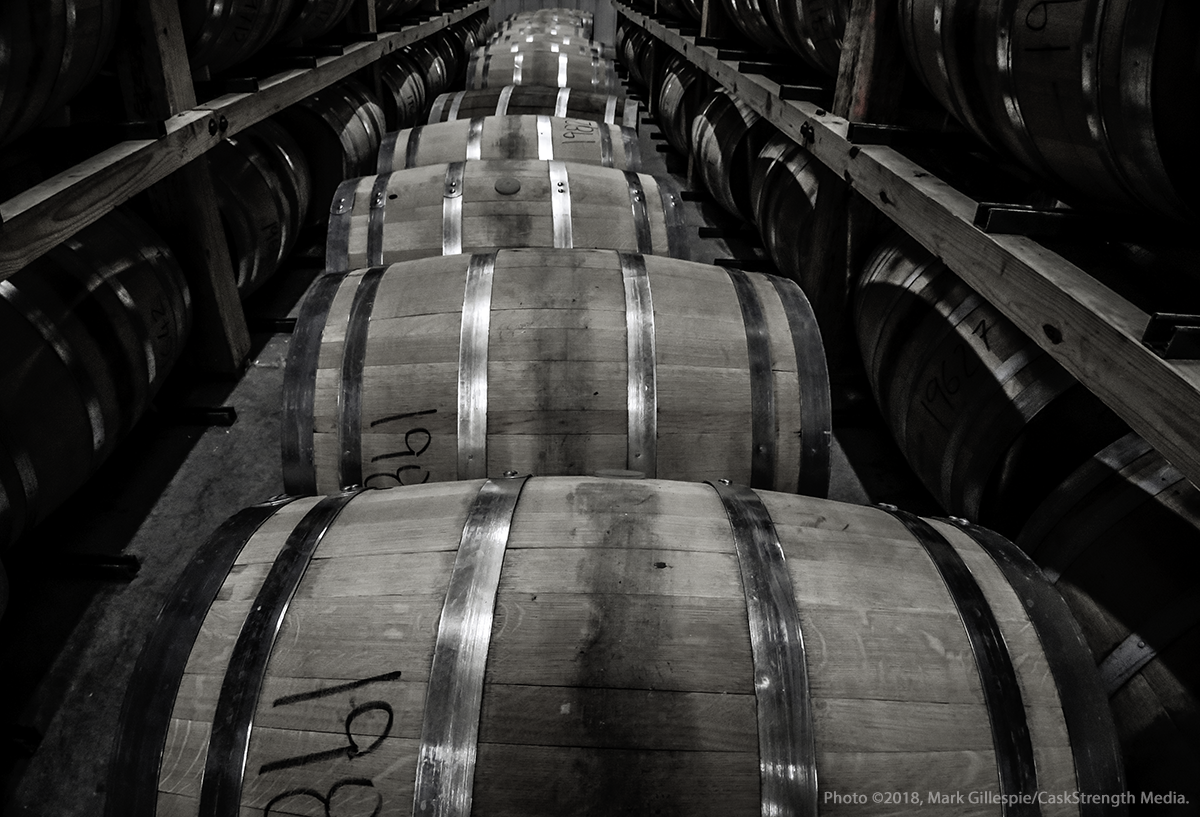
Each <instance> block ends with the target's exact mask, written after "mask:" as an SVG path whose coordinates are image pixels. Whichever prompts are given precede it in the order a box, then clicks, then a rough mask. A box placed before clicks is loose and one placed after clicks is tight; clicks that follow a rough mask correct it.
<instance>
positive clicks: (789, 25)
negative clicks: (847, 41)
mask: <svg viewBox="0 0 1200 817" xmlns="http://www.w3.org/2000/svg"><path fill="white" fill-rule="evenodd" d="M762 9H763V11H764V12H765V14H766V17H767V18H768V19H769V20H770V21H771V23H772V25H773V28H774V31H775V32H776V33H777V34H778V35H779V36H780V37H782V38H783V40H784V42H785V43H787V46H788V48H789V49H791V50H792V52H794V53H796V54H799V55H800V56H801V57H802V58H803V59H804V60H805V61H806V62H808V63H809V64H810V65H812V66H813V67H814V68H817V69H819V70H820V71H822V72H824V73H826V74H828V75H829V76H832V77H836V76H837V75H838V64H839V63H840V61H841V57H842V35H843V34H844V33H845V30H846V21H847V20H848V19H849V18H850V0H763V3H762Z"/></svg>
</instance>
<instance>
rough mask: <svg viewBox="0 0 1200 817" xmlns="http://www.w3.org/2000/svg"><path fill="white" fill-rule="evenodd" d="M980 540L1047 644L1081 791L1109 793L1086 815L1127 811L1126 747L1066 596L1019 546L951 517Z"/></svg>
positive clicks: (1083, 811)
mask: <svg viewBox="0 0 1200 817" xmlns="http://www.w3.org/2000/svg"><path fill="white" fill-rule="evenodd" d="M947 521H948V522H950V523H951V524H953V525H955V526H956V527H958V528H959V529H960V530H962V531H963V532H964V533H966V534H967V535H968V536H970V537H971V538H972V539H974V540H975V543H976V544H978V545H979V547H980V548H982V549H983V550H984V551H985V552H986V553H987V554H988V555H989V556H990V557H991V558H992V561H993V562H995V564H996V566H997V567H998V568H1000V571H1001V572H1002V573H1003V574H1004V577H1005V578H1006V579H1007V580H1008V582H1009V584H1011V585H1012V588H1013V590H1014V591H1015V592H1016V594H1017V597H1018V598H1020V599H1021V600H1022V603H1023V606H1024V608H1025V612H1026V614H1027V615H1028V616H1029V621H1030V623H1032V624H1033V627H1034V630H1035V631H1036V632H1037V636H1038V640H1039V641H1040V642H1041V644H1042V646H1043V648H1044V654H1045V656H1046V663H1047V664H1049V666H1050V673H1051V675H1052V676H1053V678H1054V683H1055V686H1056V687H1057V689H1058V698H1059V702H1060V704H1061V706H1062V713H1063V720H1064V721H1065V722H1066V725H1067V735H1068V737H1069V739H1070V742H1071V752H1072V754H1073V755H1074V759H1075V778H1076V781H1075V782H1076V785H1077V788H1078V791H1081V792H1088V793H1089V794H1096V795H1109V797H1108V798H1107V801H1106V800H1105V799H1104V798H1100V797H1097V798H1095V799H1093V800H1090V801H1089V802H1086V803H1080V804H1079V813H1080V815H1081V817H1102V815H1110V814H1114V813H1118V814H1119V813H1124V811H1125V809H1123V808H1114V807H1113V806H1110V805H1106V804H1105V803H1106V802H1107V803H1116V802H1118V800H1117V799H1116V795H1118V794H1120V793H1121V792H1124V791H1125V781H1124V770H1123V768H1122V760H1121V747H1120V743H1119V742H1118V740H1117V734H1116V726H1115V724H1114V722H1113V718H1112V713H1111V711H1110V710H1109V708H1108V700H1107V696H1106V694H1105V690H1104V688H1103V686H1102V685H1103V671H1102V672H1101V678H1099V679H1098V678H1097V677H1096V675H1095V674H1094V673H1092V672H1090V671H1088V670H1090V669H1091V667H1092V665H1093V664H1094V659H1093V658H1092V652H1091V649H1090V648H1089V647H1088V645H1087V640H1086V639H1085V638H1084V635H1083V632H1082V631H1081V630H1080V629H1079V625H1078V624H1077V623H1076V621H1075V617H1074V615H1073V614H1072V613H1071V610H1070V608H1069V607H1068V606H1067V603H1066V601H1064V600H1063V597H1062V596H1061V595H1059V593H1058V591H1056V590H1055V589H1054V587H1053V585H1052V584H1051V583H1050V582H1049V581H1048V580H1047V578H1046V577H1045V575H1044V574H1043V573H1042V571H1041V570H1040V569H1039V568H1038V566H1037V565H1036V564H1034V562H1033V560H1032V559H1030V558H1029V556H1027V555H1026V554H1025V553H1024V552H1023V551H1022V550H1021V549H1020V548H1019V547H1017V546H1016V545H1014V544H1013V543H1012V542H1010V541H1008V540H1007V539H1005V538H1004V537H1003V536H1001V535H999V534H998V533H995V532H993V531H990V530H987V529H985V528H981V527H979V526H977V525H973V524H971V523H969V522H966V521H965V520H961V519H950V520H947Z"/></svg>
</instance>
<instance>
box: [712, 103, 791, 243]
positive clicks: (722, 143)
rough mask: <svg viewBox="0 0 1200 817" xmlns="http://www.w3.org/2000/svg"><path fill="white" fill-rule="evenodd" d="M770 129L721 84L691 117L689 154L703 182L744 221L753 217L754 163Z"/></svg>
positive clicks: (723, 205) (728, 208)
mask: <svg viewBox="0 0 1200 817" xmlns="http://www.w3.org/2000/svg"><path fill="white" fill-rule="evenodd" d="M772 132H774V127H773V126H772V125H771V124H770V123H769V122H768V121H766V120H765V119H763V118H762V117H761V116H759V115H758V114H757V113H755V111H754V109H753V108H751V107H750V106H748V105H747V104H746V103H745V102H743V101H742V100H741V99H740V98H739V97H736V96H734V95H732V94H730V93H729V92H728V91H726V90H725V89H724V88H719V89H717V90H716V91H714V92H713V93H712V94H711V95H710V96H709V97H708V99H707V100H705V102H704V103H703V104H702V105H701V106H700V109H699V111H698V112H697V113H696V116H695V118H694V119H693V120H692V139H691V145H692V155H693V156H694V157H695V159H696V167H697V168H698V170H699V173H700V178H701V180H702V181H703V182H704V186H705V187H707V188H708V190H709V192H710V193H712V194H713V198H714V199H716V200H717V203H718V204H720V205H721V206H722V207H724V208H725V209H726V210H728V211H729V212H730V213H733V214H734V215H736V216H740V217H741V218H743V219H746V220H747V221H753V220H754V211H753V209H752V208H751V206H750V180H751V178H752V177H753V172H754V165H755V163H756V162H757V160H758V155H759V153H760V152H761V151H762V149H763V147H765V145H766V142H767V140H768V139H769V137H770V134H771V133H772ZM794 215H795V214H792V216H793V217H794ZM793 239H794V233H793Z"/></svg>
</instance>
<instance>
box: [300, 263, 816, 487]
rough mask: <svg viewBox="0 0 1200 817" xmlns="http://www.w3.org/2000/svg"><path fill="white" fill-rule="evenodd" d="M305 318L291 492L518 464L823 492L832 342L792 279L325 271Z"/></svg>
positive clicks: (632, 270)
mask: <svg viewBox="0 0 1200 817" xmlns="http://www.w3.org/2000/svg"><path fill="white" fill-rule="evenodd" d="M300 320H301V324H302V325H303V326H304V328H303V329H301V330H299V331H298V333H297V335H296V337H295V338H294V340H293V342H292V346H291V352H290V356H289V360H288V367H287V378H286V380H287V385H286V386H285V397H284V400H285V409H284V414H285V418H284V429H285V436H284V463H285V469H284V470H285V485H286V487H287V490H288V491H290V492H292V493H314V492H322V493H323V492H327V491H335V490H337V489H338V488H339V487H340V486H343V485H345V486H349V485H358V484H365V485H368V486H371V487H388V486H390V485H395V484H397V483H401V482H402V483H412V482H420V481H423V480H451V479H468V478H472V477H476V476H485V475H492V476H495V475H499V474H502V473H503V472H504V471H506V470H509V469H511V468H516V469H526V470H532V471H535V472H537V473H539V474H581V473H592V472H595V471H598V470H602V469H629V470H636V471H642V472H643V473H646V474H648V475H651V476H654V475H657V476H661V477H665V478H671V479H706V478H717V477H719V476H722V475H724V476H727V477H731V478H734V479H739V480H743V481H745V482H746V483H748V484H752V485H754V486H755V487H763V488H770V489H773V490H786V491H797V490H800V491H803V492H805V493H809V494H814V495H820V496H824V495H825V492H826V490H827V488H828V484H829V446H830V431H829V428H830V419H829V382H828V374H827V372H826V369H825V360H824V353H823V351H822V350H823V346H822V344H821V336H820V333H819V332H818V330H817V328H816V321H815V319H814V317H813V314H812V310H811V308H810V307H809V305H808V302H807V300H805V298H804V296H803V294H802V293H801V292H800V290H799V289H798V288H797V287H796V286H795V285H794V284H792V283H791V282H788V281H783V280H782V279H775V278H771V277H768V276H764V275H758V274H747V273H744V272H740V271H737V270H732V271H731V270H726V269H724V268H721V267H712V266H709V265H707V264H697V263H693V262H690V261H679V260H675V259H666V258H656V257H653V256H643V255H637V254H626V253H617V252H613V251H609V250H501V251H499V252H498V253H478V254H475V255H461V256H454V257H446V258H434V259H425V260H421V261H409V262H406V263H403V264H395V265H393V266H391V267H387V268H375V269H374V270H373V271H369V272H364V271H358V272H352V273H349V274H347V275H338V276H328V277H326V278H324V279H322V280H321V282H320V283H319V284H318V285H317V287H316V288H315V289H314V290H313V291H312V294H311V295H310V297H309V298H308V300H307V301H306V302H305V305H304V307H303V309H302V312H301V318H300ZM413 429H419V430H417V431H414V430H413ZM406 448H407V449H411V450H412V451H413V453H412V454H407V455H406V454H403V453H401V454H397V453H395V452H396V451H397V450H399V451H400V452H404V451H405V450H406Z"/></svg>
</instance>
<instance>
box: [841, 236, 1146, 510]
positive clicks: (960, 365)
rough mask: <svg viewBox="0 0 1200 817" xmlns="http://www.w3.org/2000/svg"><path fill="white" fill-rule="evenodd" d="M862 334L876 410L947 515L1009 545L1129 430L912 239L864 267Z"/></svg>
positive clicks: (859, 311) (858, 316) (859, 308)
mask: <svg viewBox="0 0 1200 817" xmlns="http://www.w3.org/2000/svg"><path fill="white" fill-rule="evenodd" d="M855 322H856V324H857V327H858V329H857V332H858V339H859V348H860V349H861V350H862V355H863V362H864V364H865V366H866V370H867V377H868V379H869V380H870V382H871V388H872V390H873V391H874V393H875V399H876V401H877V402H878V403H879V407H880V409H881V411H882V412H883V414H884V417H885V418H886V420H887V422H888V424H889V425H890V427H891V429H892V434H893V436H894V437H895V438H896V440H897V442H898V443H899V444H900V448H901V450H903V451H904V454H905V456H906V458H907V459H908V462H909V464H910V465H911V466H912V468H913V471H914V472H915V473H916V474H917V476H918V477H919V478H920V479H921V481H922V482H923V483H924V484H925V487H926V488H928V489H929V491H930V492H931V493H932V494H933V495H934V497H936V498H937V499H938V501H939V502H941V504H942V507H944V508H945V509H946V510H947V511H949V512H951V513H954V514H959V515H962V516H966V517H968V518H971V519H980V520H985V521H986V523H988V524H992V525H994V526H996V527H1001V526H1004V527H1006V528H1009V529H1012V530H1013V532H1014V534H1015V532H1016V531H1017V530H1019V529H1020V526H1021V525H1022V524H1023V522H1024V520H1026V519H1027V518H1028V517H1029V514H1030V513H1031V512H1032V511H1033V509H1034V508H1035V507H1036V506H1037V505H1038V504H1039V503H1040V502H1041V501H1042V499H1043V498H1044V497H1046V496H1047V495H1048V494H1049V493H1050V492H1051V491H1052V490H1053V489H1054V487H1055V486H1057V485H1058V484H1059V483H1060V482H1062V481H1063V479H1065V478H1066V477H1067V475H1069V474H1070V473H1071V472H1072V471H1073V470H1075V468H1077V467H1078V466H1079V465H1080V463H1082V462H1084V461H1086V460H1087V459H1088V458H1089V457H1090V456H1091V455H1092V454H1093V453H1094V452H1095V451H1097V450H1098V449H1100V448H1102V447H1103V446H1104V445H1106V444H1107V443H1109V442H1111V441H1112V440H1114V439H1116V438H1117V437H1119V436H1121V435H1122V434H1124V433H1125V427H1124V425H1123V424H1122V423H1121V422H1120V421H1119V420H1117V418H1116V417H1115V416H1114V415H1113V414H1112V412H1111V411H1109V410H1108V409H1107V408H1106V407H1105V406H1104V405H1103V404H1102V403H1101V402H1100V401H1099V400H1098V399H1097V398H1096V397H1094V396H1093V395H1092V394H1091V392H1089V391H1088V390H1087V389H1085V388H1083V387H1082V386H1081V385H1079V383H1078V382H1076V381H1075V379H1074V378H1072V377H1071V376H1070V375H1069V374H1068V373H1067V372H1066V371H1065V370H1064V369H1063V368H1062V367H1061V366H1060V365H1059V364H1058V363H1057V362H1056V361H1055V360H1054V359H1053V358H1052V357H1051V356H1050V355H1048V354H1047V353H1045V352H1044V351H1042V349H1041V348H1040V347H1039V346H1037V345H1036V344H1035V343H1034V342H1033V341H1031V340H1030V339H1029V338H1028V337H1026V336H1025V335H1024V334H1023V333H1022V332H1021V331H1020V330H1018V329H1017V328H1016V327H1015V326H1013V324H1012V323H1010V322H1009V321H1008V320H1007V319H1006V318H1005V317H1004V316H1003V315H1002V314H1001V313H1000V312H999V311H998V310H997V309H996V308H995V307H993V306H992V305H991V304H990V303H988V302H987V301H986V300H984V299H983V298H982V297H980V296H979V295H978V293H976V292H975V291H974V290H972V289H971V288H970V287H968V286H967V285H966V284H965V283H963V282H962V280H961V279H959V278H958V277H957V276H956V275H954V273H952V272H951V271H950V270H949V269H948V268H947V267H946V266H945V264H943V263H942V262H941V261H939V260H937V259H936V258H935V257H934V256H932V255H931V254H929V253H928V252H926V251H925V250H924V249H923V248H921V247H920V246H919V245H918V244H917V243H916V242H915V241H914V240H912V239H911V238H908V237H907V236H902V235H896V236H893V237H892V238H891V239H889V240H887V241H886V242H884V244H883V245H881V246H880V248H879V249H878V250H877V251H876V252H875V254H874V255H873V256H872V257H871V258H870V259H869V260H868V261H867V263H866V265H865V268H864V272H863V276H862V279H861V281H860V283H859V286H858V292H857V295H856V300H855Z"/></svg>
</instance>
